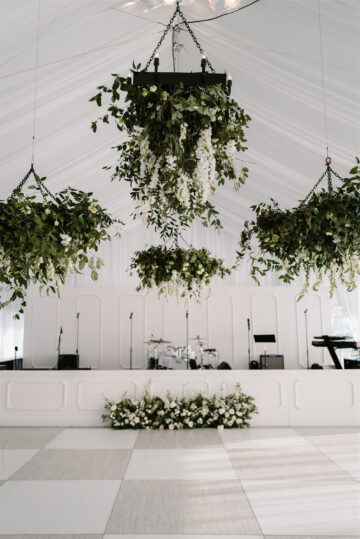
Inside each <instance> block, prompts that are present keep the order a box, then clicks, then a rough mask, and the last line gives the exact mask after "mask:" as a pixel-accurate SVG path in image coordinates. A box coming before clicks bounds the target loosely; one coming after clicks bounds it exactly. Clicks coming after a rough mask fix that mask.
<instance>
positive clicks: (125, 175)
mask: <svg viewBox="0 0 360 539" xmlns="http://www.w3.org/2000/svg"><path fill="white" fill-rule="evenodd" d="M99 89H100V90H101V92H100V93H98V94H97V95H96V96H94V97H93V98H92V100H94V101H96V102H97V103H98V105H100V106H101V104H102V96H103V95H104V94H105V95H106V94H110V95H111V104H110V106H109V107H108V109H107V112H106V114H105V115H104V116H103V117H101V118H100V120H102V121H103V122H104V123H109V121H110V119H111V118H113V119H114V121H115V123H116V126H117V128H118V129H119V131H121V132H122V133H124V134H125V135H127V138H126V140H124V141H123V142H121V143H120V144H118V145H117V146H116V147H115V148H116V150H117V152H119V160H118V162H117V164H116V165H115V167H114V169H113V174H112V179H113V180H114V179H118V180H120V181H128V182H129V183H130V185H131V193H130V194H131V197H132V198H133V199H134V201H135V210H134V213H133V216H134V217H135V218H141V219H142V220H143V222H144V224H145V226H153V227H154V228H155V229H156V230H159V231H160V234H161V236H162V237H163V238H170V237H171V238H173V239H177V238H178V236H179V232H180V230H181V229H184V228H185V227H187V226H189V225H190V224H191V223H192V221H193V220H194V219H195V218H196V217H200V218H201V219H202V221H203V223H204V224H205V225H206V226H207V225H213V226H215V227H216V228H220V227H221V223H220V220H219V218H218V212H217V211H216V209H215V207H214V205H213V204H212V202H211V200H210V198H211V194H212V193H214V192H215V190H216V188H217V186H218V185H223V184H224V183H225V181H226V180H230V181H232V182H233V184H234V187H235V188H238V187H239V186H240V185H241V183H243V182H244V181H245V178H246V177H247V174H248V169H247V168H246V167H244V168H242V169H241V170H240V171H239V172H237V171H236V167H235V164H234V157H235V151H244V150H246V146H245V143H246V139H245V134H244V130H245V128H246V127H247V126H248V122H249V120H250V117H249V116H247V115H246V114H245V112H244V111H243V109H241V108H240V107H239V105H238V104H237V103H236V102H235V101H234V100H232V99H230V98H229V97H228V96H227V95H226V93H225V91H224V89H223V88H222V87H221V85H216V86H211V87H207V88H203V87H184V86H181V85H180V86H177V87H174V88H173V89H172V90H171V89H169V88H168V89H167V90H164V89H162V88H161V87H160V86H156V85H151V86H150V87H148V88H145V87H138V86H133V85H131V84H129V83H128V81H127V79H125V78H122V77H119V76H118V75H114V82H113V85H112V87H110V88H108V87H105V86H100V87H99ZM119 90H120V92H124V94H125V96H124V103H123V104H121V103H120V99H121V96H120V93H119ZM126 105H127V106H126ZM92 128H93V130H94V131H96V130H97V122H93V124H92Z"/></svg>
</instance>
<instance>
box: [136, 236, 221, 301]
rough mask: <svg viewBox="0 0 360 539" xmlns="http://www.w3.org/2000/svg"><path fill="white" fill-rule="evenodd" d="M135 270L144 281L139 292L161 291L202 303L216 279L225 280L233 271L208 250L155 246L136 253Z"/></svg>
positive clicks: (141, 281)
mask: <svg viewBox="0 0 360 539" xmlns="http://www.w3.org/2000/svg"><path fill="white" fill-rule="evenodd" d="M130 269H131V270H136V272H137V275H138V277H139V280H140V285H139V286H138V289H137V290H141V289H145V290H150V289H152V288H153V287H157V288H158V293H159V296H160V295H161V294H165V295H168V294H169V295H172V294H176V295H177V297H178V298H179V297H180V298H185V299H189V298H194V299H196V300H199V299H200V296H201V292H202V291H203V289H204V288H205V287H209V286H210V283H211V279H212V278H213V277H215V276H218V277H220V278H224V277H226V276H227V275H229V274H230V270H229V269H227V268H225V267H224V264H223V260H222V259H221V258H215V257H213V256H211V253H210V252H209V251H208V250H207V249H194V248H193V247H189V248H188V249H181V248H180V247H170V248H168V247H165V246H163V245H159V246H152V247H150V248H149V249H147V250H145V251H136V252H135V254H134V257H133V258H132V261H131V265H130Z"/></svg>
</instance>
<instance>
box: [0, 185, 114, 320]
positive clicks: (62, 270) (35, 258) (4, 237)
mask: <svg viewBox="0 0 360 539" xmlns="http://www.w3.org/2000/svg"><path fill="white" fill-rule="evenodd" d="M35 179H36V180H37V182H36V183H35V185H33V186H31V187H32V191H33V192H35V193H36V192H37V193H38V194H40V195H42V196H44V187H43V186H42V184H41V182H43V180H45V178H42V179H41V182H39V179H38V177H37V176H35ZM116 223H120V221H118V220H117V219H114V218H113V217H111V215H110V214H109V213H107V212H106V211H105V210H104V209H102V208H101V206H100V205H99V203H98V202H97V201H96V200H95V199H94V198H93V197H92V193H85V192H83V191H78V190H75V189H72V188H70V187H69V188H68V189H65V190H63V191H61V192H59V193H58V194H57V195H56V196H55V197H54V198H46V195H45V198H44V200H43V201H42V202H39V201H37V200H36V196H35V195H31V196H30V195H25V194H24V193H23V192H22V191H21V190H20V189H16V190H15V191H14V193H13V196H12V197H11V198H10V199H9V200H7V201H5V200H0V292H1V290H7V291H8V292H10V297H9V299H7V300H6V301H5V300H3V301H2V300H1V299H0V308H3V307H5V306H6V305H8V304H9V303H11V302H12V301H15V300H17V299H20V300H22V301H24V300H25V298H26V290H27V288H28V287H29V285H30V284H31V283H34V284H38V285H40V287H42V288H43V289H45V291H46V293H47V294H50V293H57V294H58V295H59V294H60V284H61V283H65V280H66V277H67V275H68V274H69V272H71V271H75V272H77V273H80V272H81V271H82V270H83V269H84V268H85V266H86V265H90V263H89V258H88V253H91V252H94V251H96V250H97V249H98V246H99V244H100V243H101V242H102V241H108V240H110V239H111V236H110V233H109V228H110V227H111V226H112V225H114V224H116ZM91 260H92V265H93V264H94V262H93V259H91ZM95 264H96V268H97V269H99V268H100V266H101V262H100V261H99V260H97V262H95ZM92 269H93V268H92ZM92 278H93V279H96V278H97V271H96V270H95V269H93V271H92ZM24 305H25V303H23V304H22V308H21V310H20V311H19V312H20V313H22V312H23V307H24Z"/></svg>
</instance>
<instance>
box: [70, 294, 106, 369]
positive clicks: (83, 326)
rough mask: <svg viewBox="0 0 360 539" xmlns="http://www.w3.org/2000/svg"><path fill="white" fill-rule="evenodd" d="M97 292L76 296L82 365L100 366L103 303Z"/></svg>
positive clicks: (101, 360) (101, 359) (101, 361)
mask: <svg viewBox="0 0 360 539" xmlns="http://www.w3.org/2000/svg"><path fill="white" fill-rule="evenodd" d="M102 303H103V301H102V297H101V296H100V295H98V294H91V295H80V296H79V297H78V298H77V302H76V307H77V312H79V313H80V319H79V354H80V365H81V366H82V367H93V368H99V367H101V366H102V363H103V357H102V338H103V305H102Z"/></svg>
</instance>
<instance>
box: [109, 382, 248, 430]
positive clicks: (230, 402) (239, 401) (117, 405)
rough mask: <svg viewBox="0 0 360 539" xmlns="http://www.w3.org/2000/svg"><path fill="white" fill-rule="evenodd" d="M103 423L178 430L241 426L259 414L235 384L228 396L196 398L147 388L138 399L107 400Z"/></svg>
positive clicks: (125, 397)
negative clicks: (155, 393) (155, 392)
mask: <svg viewBox="0 0 360 539" xmlns="http://www.w3.org/2000/svg"><path fill="white" fill-rule="evenodd" d="M105 409H106V412H107V413H106V414H104V415H103V416H102V419H103V421H104V422H107V423H110V426H111V427H113V428H114V429H159V430H164V429H168V430H178V429H195V428H216V427H217V428H219V429H222V428H226V429H242V428H245V427H249V426H250V420H251V417H252V415H253V414H254V413H258V412H257V409H256V406H255V404H254V399H253V397H250V396H248V395H245V393H242V391H241V388H240V385H239V384H237V385H236V390H235V393H233V394H231V395H226V396H224V395H222V394H218V395H211V396H207V395H202V394H200V395H197V396H195V397H191V396H183V397H180V398H179V397H174V396H172V395H171V394H170V393H168V394H167V395H166V397H165V398H162V397H151V396H150V393H149V390H148V389H147V390H146V391H145V394H144V396H143V397H142V398H141V399H131V398H129V397H127V396H126V395H124V398H123V399H122V400H121V401H119V402H111V401H109V400H107V399H106V404H105Z"/></svg>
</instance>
